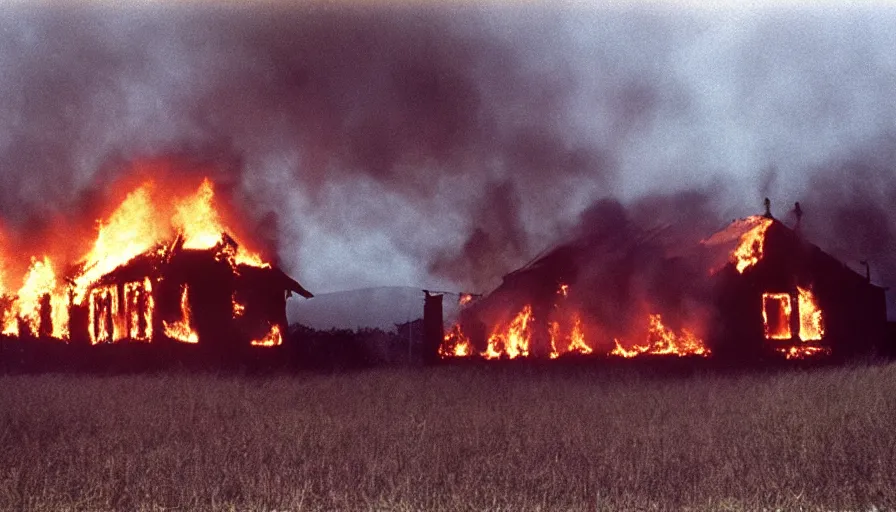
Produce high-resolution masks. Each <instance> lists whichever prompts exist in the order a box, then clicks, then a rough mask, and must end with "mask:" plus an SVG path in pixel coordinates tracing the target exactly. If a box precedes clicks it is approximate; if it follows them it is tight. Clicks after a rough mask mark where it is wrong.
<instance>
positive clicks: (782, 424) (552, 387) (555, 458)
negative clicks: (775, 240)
mask: <svg viewBox="0 0 896 512" xmlns="http://www.w3.org/2000/svg"><path fill="white" fill-rule="evenodd" d="M894 420H896V365H893V364H883V363H874V364H872V363H864V364H860V365H857V364H854V365H850V366H846V367H827V368H815V369H796V368H789V369H777V370H774V371H771V370H760V371H757V370H752V371H738V372H736V373H732V372H730V371H721V370H718V369H716V370H706V371H703V370H697V371H687V372H677V373H675V374H671V375H670V374H664V375H659V374H657V372H655V371H654V370H649V371H648V370H644V369H633V368H629V367H626V366H624V365H616V366H612V367H601V366H594V365H585V366H569V367H565V366H555V367H551V366H532V365H528V366H525V365H498V366H494V367H488V366H486V365H472V366H444V367H437V368H388V369H387V368H381V369H374V370H367V371H358V372H349V373H333V374H320V373H313V372H304V373H298V374H292V375H278V376H261V377H260V376H257V375H256V376H222V375H215V374H202V375H186V374H176V373H166V374H159V375H124V376H106V377H102V376H95V375H61V374H55V375H28V376H3V377H0V445H2V449H0V509H3V510H54V511H56V510H171V509H177V510H319V509H327V510H645V509H648V508H654V509H659V510H664V509H676V510H681V509H695V510H760V509H768V510H774V509H784V510H797V509H803V510H807V509H808V510H814V509H825V510H873V509H874V508H875V507H876V508H877V509H886V508H891V507H893V506H896V470H894V467H896V429H894V427H893V424H894Z"/></svg>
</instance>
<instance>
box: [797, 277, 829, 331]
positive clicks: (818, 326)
mask: <svg viewBox="0 0 896 512" xmlns="http://www.w3.org/2000/svg"><path fill="white" fill-rule="evenodd" d="M797 291H798V292H799V299H798V300H799V309H800V339H801V340H803V341H816V340H820V339H821V338H822V337H823V336H824V316H823V315H822V313H821V309H820V308H819V307H818V303H817V302H816V300H815V294H813V293H812V291H811V290H809V289H807V288H801V287H799V286H798V287H797Z"/></svg>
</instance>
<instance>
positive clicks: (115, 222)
mask: <svg viewBox="0 0 896 512" xmlns="http://www.w3.org/2000/svg"><path fill="white" fill-rule="evenodd" d="M150 189H151V184H149V183H147V184H144V185H143V186H141V187H140V188H138V189H137V190H135V191H133V192H131V193H130V194H128V195H127V197H126V198H125V200H124V201H123V202H122V203H121V205H119V207H118V208H117V209H116V210H115V211H114V212H113V213H112V215H111V216H110V217H109V220H108V221H107V222H105V223H103V222H100V223H99V224H98V229H97V237H96V242H94V245H93V248H92V249H91V250H90V252H88V253H87V255H86V256H85V257H84V259H83V262H84V272H83V273H81V275H79V276H77V277H75V302H76V303H77V304H81V302H82V301H83V300H84V297H85V295H86V292H87V289H88V288H89V286H90V285H91V284H92V283H94V282H95V281H96V280H97V279H99V278H100V277H101V276H103V275H105V274H107V273H109V272H111V271H112V270H115V269H116V268H118V267H119V266H121V265H123V264H125V263H127V262H128V261H130V260H132V259H133V258H134V257H135V256H137V255H139V254H142V253H144V252H146V251H147V250H149V249H150V248H152V247H153V246H154V245H156V244H158V243H159V242H160V241H161V240H163V239H164V238H165V237H166V235H167V230H166V229H165V226H164V223H161V222H159V219H158V216H157V215H156V209H155V208H154V206H153V203H152V200H151V198H150Z"/></svg>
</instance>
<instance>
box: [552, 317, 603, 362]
mask: <svg viewBox="0 0 896 512" xmlns="http://www.w3.org/2000/svg"><path fill="white" fill-rule="evenodd" d="M548 334H550V336H551V354H550V357H551V359H557V358H558V357H560V356H561V355H563V354H567V353H578V354H582V355H588V354H591V353H592V352H594V349H592V348H591V347H590V346H589V345H588V344H587V343H586V342H585V331H584V327H583V325H582V317H581V316H580V315H579V314H578V313H576V314H574V315H573V326H572V330H571V331H570V333H569V335H568V336H566V337H565V339H563V338H561V335H560V322H556V321H554V322H551V323H550V324H549V325H548ZM561 339H563V340H564V341H566V344H565V345H563V346H561V349H558V348H557V343H558V341H561Z"/></svg>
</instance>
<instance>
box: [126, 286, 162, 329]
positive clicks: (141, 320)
mask: <svg viewBox="0 0 896 512" xmlns="http://www.w3.org/2000/svg"><path fill="white" fill-rule="evenodd" d="M124 294H125V310H126V311H125V319H126V320H127V326H126V332H127V334H128V338H130V339H131V340H134V341H151V340H152V318H153V316H152V315H153V311H154V310H155V301H154V299H153V297H152V283H151V282H150V280H149V278H148V277H147V278H144V279H143V282H139V281H138V282H132V283H125V285H124Z"/></svg>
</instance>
